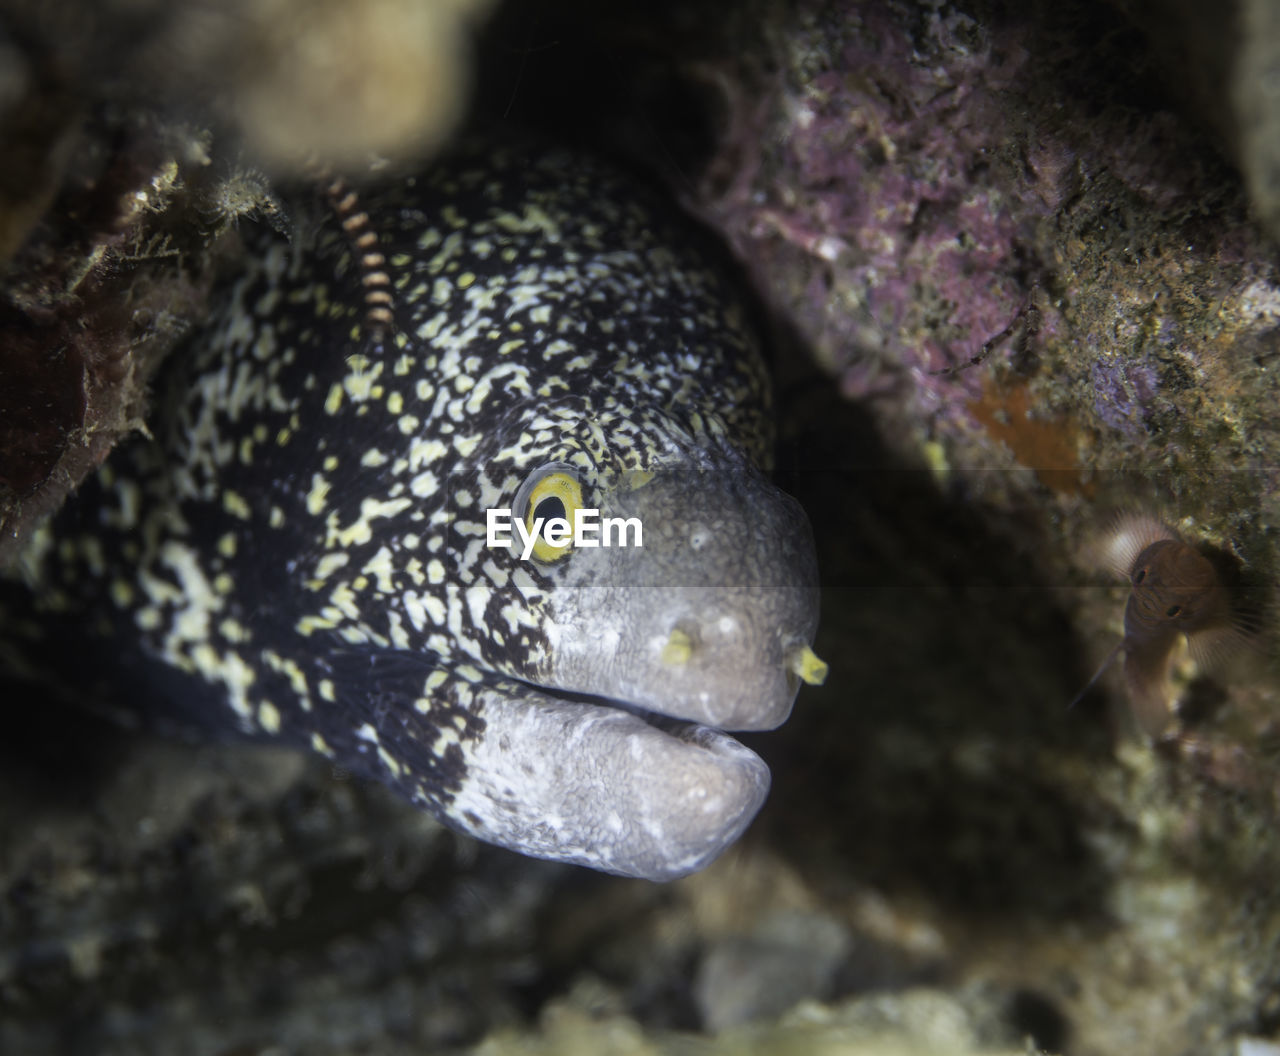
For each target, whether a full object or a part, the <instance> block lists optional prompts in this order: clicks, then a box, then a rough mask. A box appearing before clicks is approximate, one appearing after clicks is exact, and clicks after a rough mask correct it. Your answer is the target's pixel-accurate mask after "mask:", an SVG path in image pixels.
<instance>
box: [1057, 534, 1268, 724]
mask: <svg viewBox="0 0 1280 1056" xmlns="http://www.w3.org/2000/svg"><path fill="white" fill-rule="evenodd" d="M1104 560H1105V562H1106V563H1107V564H1108V565H1110V567H1111V569H1112V570H1113V571H1114V572H1115V573H1116V575H1117V576H1119V577H1120V578H1122V579H1124V580H1126V581H1127V582H1128V583H1129V586H1130V593H1129V601H1128V603H1127V604H1126V605H1125V609H1124V640H1123V641H1122V642H1121V643H1120V644H1119V645H1117V646H1116V648H1115V649H1114V650H1112V652H1111V654H1110V655H1109V656H1108V657H1107V659H1106V660H1105V661H1104V662H1103V664H1102V666H1101V667H1100V668H1099V669H1098V671H1097V673H1096V674H1095V675H1094V676H1093V678H1091V679H1090V680H1089V686H1092V685H1093V683H1094V682H1095V681H1097V679H1098V677H1099V676H1100V675H1101V674H1102V673H1103V671H1105V670H1106V669H1107V667H1108V666H1109V665H1110V664H1111V662H1112V661H1113V660H1115V658H1116V657H1117V656H1118V655H1120V654H1123V656H1124V681H1125V689H1126V690H1127V692H1128V696H1129V705H1130V707H1132V709H1133V714H1134V718H1136V719H1137V720H1138V723H1139V725H1140V726H1141V727H1142V729H1143V731H1144V732H1146V734H1147V735H1148V736H1150V737H1153V738H1156V737H1159V736H1161V735H1162V734H1163V733H1164V732H1165V731H1166V730H1167V729H1168V727H1169V723H1170V721H1171V719H1172V718H1173V704H1174V698H1175V691H1174V687H1173V684H1172V682H1171V680H1170V677H1169V676H1170V669H1171V667H1172V664H1173V662H1174V660H1175V659H1176V658H1177V657H1178V655H1179V654H1180V652H1181V649H1182V647H1183V643H1184V642H1185V643H1186V646H1187V649H1188V651H1189V652H1190V655H1191V658H1192V659H1193V660H1194V661H1195V662H1196V663H1197V664H1198V665H1201V666H1204V665H1207V664H1211V663H1213V662H1215V661H1218V660H1221V659H1222V658H1223V657H1224V656H1225V655H1226V654H1227V653H1229V652H1231V651H1232V650H1233V649H1234V647H1235V646H1237V645H1241V644H1243V643H1244V642H1245V641H1246V640H1247V635H1246V632H1245V631H1244V630H1243V628H1242V627H1241V626H1240V622H1239V620H1238V618H1237V615H1236V613H1235V611H1234V608H1233V604H1232V599H1231V595H1230V593H1229V592H1228V591H1227V588H1226V587H1225V586H1224V585H1223V583H1222V578H1221V576H1219V574H1218V570H1217V569H1216V568H1215V567H1214V565H1213V563H1212V562H1211V561H1210V560H1209V559H1208V558H1206V557H1205V556H1204V555H1203V554H1201V553H1200V552H1199V551H1198V550H1196V549H1195V548H1194V547H1193V546H1190V545H1189V544H1187V543H1185V542H1183V541H1182V540H1181V539H1180V538H1179V537H1178V535H1177V534H1176V533H1175V532H1174V531H1173V529H1171V528H1169V527H1168V526H1167V525H1165V524H1164V523H1162V522H1161V521H1159V520H1157V519H1156V518H1154V517H1150V516H1148V515H1145V514H1122V515H1121V516H1119V517H1117V518H1116V520H1115V522H1114V524H1113V525H1112V527H1111V529H1110V531H1109V532H1108V533H1107V537H1106V540H1105V544H1104ZM1089 686H1086V687H1085V689H1086V690H1087V689H1088V688H1089ZM1081 696H1083V693H1082V694H1081ZM1076 699H1077V700H1079V699H1080V698H1079V697H1077V698H1076Z"/></svg>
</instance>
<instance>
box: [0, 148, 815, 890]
mask: <svg viewBox="0 0 1280 1056" xmlns="http://www.w3.org/2000/svg"><path fill="white" fill-rule="evenodd" d="M350 204H351V203H350V202H348V208H347V210H346V214H347V215H344V214H343V212H341V211H339V212H338V213H336V214H335V213H334V212H332V211H329V212H327V213H326V214H325V215H323V216H321V215H319V211H317V216H316V217H314V218H313V219H312V220H311V221H310V222H308V223H300V224H299V225H297V230H295V231H294V233H293V237H292V238H291V239H289V240H286V239H283V238H281V237H279V236H278V235H276V234H274V233H272V232H262V233H258V234H256V235H253V236H252V237H251V241H252V250H253V251H252V253H251V254H250V259H249V262H248V263H247V265H246V266H245V270H244V271H243V272H242V273H241V274H240V275H239V276H238V277H237V279H236V281H235V282H234V284H233V285H232V286H231V287H230V289H229V290H228V292H227V294H226V296H225V299H224V301H223V303H222V305H221V307H220V308H219V309H218V310H217V312H216V314H215V316H214V318H213V319H212V321H211V322H210V324H209V326H208V327H207V328H206V329H205V331H204V332H203V335H202V337H201V339H200V341H199V343H198V344H197V346H196V347H195V348H193V349H192V350H190V352H189V354H187V355H185V356H183V357H182V359H181V360H180V361H178V363H177V365H176V366H175V367H174V368H173V369H172V370H171V371H170V373H169V377H168V379H167V383H166V385H165V387H164V388H163V389H162V391H161V392H160V394H159V396H158V399H157V417H156V420H155V421H154V422H153V423H152V431H153V434H154V440H150V439H142V438H139V439H138V440H137V441H136V442H131V443H130V444H128V445H125V446H123V447H122V448H121V449H119V450H118V451H117V452H116V453H115V455H114V456H113V457H112V459H111V460H110V461H109V462H108V463H107V465H106V466H104V467H103V468H102V469H101V471H100V472H99V473H98V475H97V477H96V478H95V479H94V480H92V481H91V482H90V483H89V484H87V485H86V487H85V488H84V489H82V494H81V495H80V496H78V497H77V499H76V501H75V502H73V503H72V504H71V505H70V506H69V507H68V509H67V510H65V511H63V513H62V514H60V515H59V517H58V518H57V519H55V521H54V522H53V523H52V524H51V525H49V526H47V528H46V529H43V530H42V531H41V532H40V533H39V535H38V536H37V538H36V540H35V541H34V543H33V545H32V547H31V548H29V551H28V553H27V554H26V555H25V558H24V561H23V563H22V567H21V571H22V573H23V575H24V577H25V579H26V583H25V584H24V585H23V587H22V590H23V591H29V592H30V594H29V596H27V597H26V598H25V600H22V599H18V600H15V598H16V595H17V592H16V591H15V589H14V587H13V585H12V584H10V585H9V588H8V592H7V594H6V595H5V597H6V598H7V599H8V600H7V601H5V602H4V603H3V609H4V610H6V613H7V614H6V615H5V617H4V620H5V623H6V624H7V626H8V630H7V631H6V635H5V637H6V640H7V642H8V645H7V647H6V648H5V649H4V660H5V661H6V662H7V665H8V666H9V667H10V668H20V669H22V670H23V671H24V673H25V674H27V675H32V674H34V673H35V669H37V668H39V667H40V666H41V664H42V663H44V664H45V665H46V666H49V665H54V666H56V667H57V668H58V671H59V676H58V677H59V678H60V679H61V680H62V681H63V682H64V683H65V682H69V681H70V682H77V681H79V682H82V683H84V684H85V685H87V684H88V682H89V681H90V680H91V679H92V680H94V681H95V682H96V681H97V680H100V679H101V677H102V676H103V673H104V672H106V671H109V670H112V671H115V672H117V673H122V674H117V675H116V677H118V678H122V679H124V686H123V689H122V690H120V689H118V690H117V696H118V698H120V699H126V700H127V701H128V703H129V704H130V706H131V707H139V708H145V709H146V710H147V711H149V712H157V713H160V714H163V715H166V716H168V721H169V722H170V723H172V724H173V725H174V726H176V727H177V728H179V729H182V730H192V729H199V730H210V731H218V730H225V729H229V728H234V729H235V730H236V731H238V732H239V733H241V734H245V735H249V736H251V737H255V738H271V739H274V740H277V741H281V742H286V743H290V744H295V745H299V746H302V747H306V748H310V749H312V750H314V751H316V752H319V753H321V754H322V755H324V756H327V757H329V758H330V759H332V760H334V761H335V762H336V763H339V764H341V765H342V766H344V767H346V768H348V769H351V770H353V771H355V772H358V773H361V774H364V775H367V776H370V777H373V778H375V779H377V780H380V781H383V782H385V783H386V784H388V785H390V786H392V787H393V788H395V789H396V790H398V791H399V792H400V793H402V794H403V795H405V796H407V797H408V798H409V799H410V800H412V801H413V802H415V803H417V804H420V805H421V806H423V807H425V808H426V809H428V810H430V811H432V812H433V813H434V814H436V815H438V816H439V817H440V818H441V819H443V820H444V821H445V822H447V823H448V824H449V825H451V826H454V827H455V828H457V829H460V830H462V831H463V832H466V833H470V834H472V835H474V836H476V837H478V838H480V839H482V840H487V841H490V842H493V843H497V844H500V845H503V846H506V847H510V848H513V849H515V850H517V851H521V852H523V853H525V854H529V855H534V856H537V857H543V858H552V859H558V860H563V861H569V862H575V863H579V864H583V865H587V866H591V867H594V868H597V869H601V870H605V871H608V872H613V873H618V874H622V875H629V876H642V877H650V878H654V879H668V878H671V877H675V876H680V875H683V874H686V873H688V872H691V871H693V870H695V869H698V868H701V867H702V866H704V865H705V864H707V863H708V862H709V861H710V860H712V859H713V858H714V857H715V856H716V855H718V854H719V853H720V852H721V851H722V850H724V848H725V847H727V846H728V845H729V844H730V843H732V842H733V841H734V840H735V839H737V837H738V836H739V835H740V834H741V833H742V831H743V830H744V829H745V827H746V826H747V824H748V823H749V822H750V820H751V819H752V817H753V816H754V815H755V813H756V811H757V810H758V809H759V807H760V805H761V804H762V802H763V800H764V797H765V794H766V792H767V789H768V785H769V771H768V769H767V767H766V766H765V764H764V763H763V762H762V761H761V760H760V759H759V757H758V756H756V755H755V754H754V753H752V752H750V751H749V750H747V749H746V748H744V747H743V746H741V745H740V744H739V743H738V742H737V741H736V740H734V739H733V738H732V737H730V736H728V735H727V734H726V733H724V732H722V731H724V730H755V729H769V728H772V727H774V726H777V725H778V724H779V723H781V722H783V721H784V720H785V719H786V717H787V716H788V714H789V713H790V710H791V706H792V703H793V701H794V699H795V696H796V693H797V690H798V687H799V684H800V682H801V681H811V682H812V681H818V680H820V678H821V675H822V673H823V671H824V665H822V664H821V662H820V661H818V660H817V658H816V656H814V654H813V652H812V650H811V648H810V643H811V641H812V638H813V635H814V632H815V630H816V624H817V585H816V584H817V575H816V570H815V563H814V554H813V544H812V538H811V534H810V530H809V526H808V522H807V520H806V519H805V516H804V514H803V512H802V511H801V510H800V509H799V507H798V505H797V504H796V503H795V501H794V500H792V499H791V498H789V497H788V496H786V495H784V494H783V493H782V492H780V491H779V490H778V489H777V488H775V487H774V486H773V485H772V484H771V483H770V482H769V480H768V478H767V476H766V475H765V473H766V470H767V468H768V463H769V459H770V448H771V444H772V432H771V419H770V407H769V399H770V397H769V385H768V378H767V374H766V371H765V368H764V365H763V362H762V359H761V356H760V352H759V350H758V348H757V344H756V341H755V339H754V337H753V335H752V334H751V333H750V331H749V328H748V326H747V322H746V314H745V313H744V311H743V309H742V306H741V304H740V302H739V301H738V299H737V296H736V293H735V290H734V288H733V285H732V283H730V282H728V281H726V279H725V278H724V277H723V275H722V274H721V272H720V270H719V269H718V268H717V267H716V265H715V264H713V263H712V261H713V260H714V257H715V255H714V253H712V252H708V247H707V246H706V245H705V243H704V241H703V238H702V236H701V234H700V233H699V232H697V231H696V230H694V226H693V225H692V224H691V223H690V221H688V220H687V219H684V218H682V217H681V216H680V215H679V213H677V212H675V211H674V210H673V209H672V208H671V207H670V206H669V205H668V204H666V203H664V202H663V201H662V200H661V198H660V197H659V196H656V195H654V194H652V193H651V191H650V190H649V189H648V188H647V187H643V186H640V185H638V184H637V183H635V182H633V181H632V180H630V179H629V178H627V177H625V176H624V175H622V174H620V173H619V172H617V171H615V170H613V169H612V168H610V167H608V166H606V165H604V164H602V163H600V162H598V161H595V160H592V159H590V158H587V157H583V156H581V155H578V154H575V153H572V152H568V151H564V150H560V149H554V148H552V149H547V148H543V147H538V148H536V149H535V148H531V147H530V146H529V145H528V144H526V143H521V142H515V143H514V144H512V145H509V146H502V145H496V146H495V145H493V144H492V143H488V144H482V145H479V146H472V147H469V148H462V149H459V150H458V151H456V152H455V154H454V155H453V156H451V157H449V158H447V159H445V160H442V161H440V162H438V163H435V164H433V165H432V166H431V167H430V168H429V170H428V171H427V172H426V173H425V174H423V175H421V176H419V177H417V178H414V179H401V180H399V181H397V182H394V183H389V184H388V185H386V186H379V187H372V188H367V189H365V190H362V191H361V193H360V202H359V207H360V208H361V209H362V210H363V215H361V216H359V219H358V221H353V219H352V216H351V215H349V214H350V213H351V208H350ZM344 221H345V223H344ZM357 226H358V227H360V228H361V229H362V231H363V235H362V238H363V241H362V242H360V244H359V245H357V244H356V243H355V242H354V241H353V239H352V237H351V232H352V230H353V229H354V228H355V227H357ZM371 268H372V269H373V270H374V271H375V272H376V273H377V277H376V278H375V279H374V280H372V282H373V286H374V288H375V289H376V290H378V291H379V293H380V294H385V296H380V298H379V304H378V311H377V313H376V317H375V318H372V319H371V315H370V313H369V310H368V308H369V306H368V304H367V303H366V300H367V298H366V296H365V293H366V291H367V289H368V288H369V286H370V280H369V274H370V269H371ZM549 473H552V474H558V475H559V476H560V478H561V479H568V480H570V481H572V482H573V486H575V487H577V488H579V489H580V492H581V498H582V505H584V506H587V507H593V508H596V509H599V511H600V514H601V516H602V517H606V516H623V517H637V518H639V519H640V522H641V524H642V525H643V531H644V535H643V545H642V546H641V547H638V548H637V547H634V546H632V547H618V546H614V547H608V548H606V547H598V548H594V549H592V548H586V547H581V548H578V549H570V550H569V551H568V552H567V553H565V554H563V555H561V556H558V557H556V558H554V559H546V560H538V559H534V560H527V561H526V560H521V557H520V554H519V553H517V552H512V551H510V550H507V549H503V548H496V549H495V548H492V547H490V546H488V545H487V541H486V511H487V510H488V509H490V508H503V507H515V508H516V510H517V516H524V512H525V511H522V510H520V508H519V503H520V502H521V501H526V502H527V501H528V500H527V498H526V499H524V500H522V496H526V497H527V496H528V494H529V487H530V485H531V484H532V483H533V482H535V481H537V480H540V479H545V478H546V476H547V475H548V474H549ZM554 509H557V510H558V509H562V507H554ZM19 606H25V608H26V610H27V611H26V612H25V613H23V614H16V613H15V610H16V608H17V607H19ZM86 631H87V632H88V637H89V639H90V641H89V642H88V643H87V644H85V645H84V647H83V649H82V648H81V646H80V645H78V644H77V645H71V644H69V643H72V642H78V641H79V640H83V639H84V638H85V637H86ZM42 655H44V656H45V660H41V656H42ZM68 655H70V656H74V657H76V658H77V661H78V662H77V663H76V664H67V663H66V662H65V658H66V657H67V656H68ZM107 658H109V660H108V659H107ZM70 668H75V669H76V670H75V671H72V670H69V669H70Z"/></svg>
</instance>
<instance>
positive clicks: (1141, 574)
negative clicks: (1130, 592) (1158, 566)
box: [1133, 568, 1147, 587]
mask: <svg viewBox="0 0 1280 1056" xmlns="http://www.w3.org/2000/svg"><path fill="white" fill-rule="evenodd" d="M1146 578H1147V570H1146V569H1145V568H1140V569H1138V571H1137V572H1135V573H1134V574H1133V585H1134V586H1135V587H1136V586H1137V585H1138V584H1139V583H1141V582H1142V581H1143V580H1144V579H1146Z"/></svg>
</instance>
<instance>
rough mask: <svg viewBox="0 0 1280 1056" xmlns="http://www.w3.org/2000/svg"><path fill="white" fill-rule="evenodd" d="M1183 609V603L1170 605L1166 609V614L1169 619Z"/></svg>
mask: <svg viewBox="0 0 1280 1056" xmlns="http://www.w3.org/2000/svg"><path fill="white" fill-rule="evenodd" d="M1181 611H1182V606H1181V605H1170V606H1169V607H1168V608H1167V609H1165V610H1164V614H1165V615H1166V616H1168V617H1169V619H1173V618H1174V617H1175V616H1177V615H1178V613H1180V612H1181Z"/></svg>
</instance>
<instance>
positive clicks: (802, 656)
mask: <svg viewBox="0 0 1280 1056" xmlns="http://www.w3.org/2000/svg"><path fill="white" fill-rule="evenodd" d="M787 667H788V668H790V669H791V670H792V671H793V672H794V673H795V674H797V675H798V676H799V677H800V679H801V681H803V682H806V683H808V684H809V685H811V686H820V685H822V683H823V682H825V681H826V680H827V670H828V668H827V665H826V664H824V663H823V662H822V661H821V660H819V659H818V654H817V653H815V652H814V651H813V650H812V649H810V648H809V647H808V646H807V645H806V646H805V647H804V648H803V649H793V650H792V651H791V655H790V656H788V657H787Z"/></svg>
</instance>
